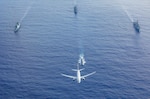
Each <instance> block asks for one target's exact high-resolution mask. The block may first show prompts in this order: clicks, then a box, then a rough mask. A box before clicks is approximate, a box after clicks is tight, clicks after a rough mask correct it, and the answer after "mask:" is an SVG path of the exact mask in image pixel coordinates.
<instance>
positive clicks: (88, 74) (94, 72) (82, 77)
mask: <svg viewBox="0 0 150 99" xmlns="http://www.w3.org/2000/svg"><path fill="white" fill-rule="evenodd" d="M95 73H96V71H95V72H92V73H89V74H87V75H84V76H81V77H82V78H85V77H88V76H90V75H93V74H95Z"/></svg>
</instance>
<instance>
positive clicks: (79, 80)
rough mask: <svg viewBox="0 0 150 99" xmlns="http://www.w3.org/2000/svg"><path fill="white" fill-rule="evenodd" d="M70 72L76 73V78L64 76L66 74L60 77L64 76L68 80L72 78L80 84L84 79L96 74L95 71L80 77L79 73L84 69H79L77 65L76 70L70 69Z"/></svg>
mask: <svg viewBox="0 0 150 99" xmlns="http://www.w3.org/2000/svg"><path fill="white" fill-rule="evenodd" d="M72 70H73V71H76V72H77V76H70V75H66V74H61V75H62V76H65V77H68V78H72V79H73V80H77V82H78V83H80V82H81V80H85V78H86V77H88V76H90V75H93V74H95V73H96V71H95V72H92V73H89V74H87V75H84V76H81V71H82V70H84V68H83V69H79V66H78V65H77V69H72Z"/></svg>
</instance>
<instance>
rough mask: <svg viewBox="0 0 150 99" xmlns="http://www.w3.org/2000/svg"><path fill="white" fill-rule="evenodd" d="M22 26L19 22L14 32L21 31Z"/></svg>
mask: <svg viewBox="0 0 150 99" xmlns="http://www.w3.org/2000/svg"><path fill="white" fill-rule="evenodd" d="M20 27H21V24H20V23H19V22H17V24H16V26H15V30H14V32H18V30H19V29H20Z"/></svg>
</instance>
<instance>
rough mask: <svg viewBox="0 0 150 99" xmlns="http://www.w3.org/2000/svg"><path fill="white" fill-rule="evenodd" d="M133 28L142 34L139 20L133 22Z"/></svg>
mask: <svg viewBox="0 0 150 99" xmlns="http://www.w3.org/2000/svg"><path fill="white" fill-rule="evenodd" d="M133 27H134V28H135V30H136V31H137V32H140V25H139V23H138V20H137V21H134V22H133Z"/></svg>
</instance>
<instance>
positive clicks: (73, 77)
mask: <svg viewBox="0 0 150 99" xmlns="http://www.w3.org/2000/svg"><path fill="white" fill-rule="evenodd" d="M61 75H62V76H65V77H68V78H72V79H77V77H75V76H70V75H66V74H61Z"/></svg>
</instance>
